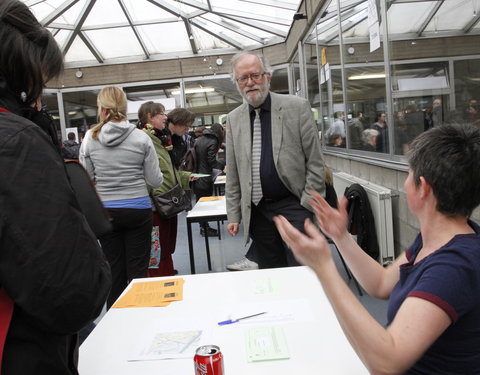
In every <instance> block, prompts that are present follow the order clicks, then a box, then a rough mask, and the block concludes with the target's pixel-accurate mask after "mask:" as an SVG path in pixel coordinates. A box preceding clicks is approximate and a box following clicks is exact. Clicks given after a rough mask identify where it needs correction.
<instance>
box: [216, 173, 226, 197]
mask: <svg viewBox="0 0 480 375" xmlns="http://www.w3.org/2000/svg"><path fill="white" fill-rule="evenodd" d="M226 183H227V176H226V175H219V176H217V178H215V181H214V182H213V191H214V193H215V195H222V194H221V193H222V190H223V191H224V192H225V185H226Z"/></svg>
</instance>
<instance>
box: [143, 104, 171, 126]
mask: <svg viewBox="0 0 480 375" xmlns="http://www.w3.org/2000/svg"><path fill="white" fill-rule="evenodd" d="M159 113H165V107H164V106H163V104H161V103H155V102H152V101H149V102H145V103H143V104H142V105H141V106H140V108H139V109H138V123H137V127H139V128H143V126H144V125H145V124H147V123H148V115H150V117H154V116H156V115H158V114H159Z"/></svg>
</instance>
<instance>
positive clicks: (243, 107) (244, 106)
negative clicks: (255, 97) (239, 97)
mask: <svg viewBox="0 0 480 375" xmlns="http://www.w3.org/2000/svg"><path fill="white" fill-rule="evenodd" d="M247 108H248V104H247V103H245V102H244V103H242V104H240V105H239V106H238V107H237V108H235V109H233V110H232V111H230V112H229V113H228V116H235V115H238V114H239V113H241V112H242V111H245V110H246V109H247Z"/></svg>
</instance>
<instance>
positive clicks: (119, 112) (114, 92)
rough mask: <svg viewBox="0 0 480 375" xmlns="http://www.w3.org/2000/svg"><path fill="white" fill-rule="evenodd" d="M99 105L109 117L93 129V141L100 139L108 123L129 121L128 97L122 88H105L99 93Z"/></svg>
mask: <svg viewBox="0 0 480 375" xmlns="http://www.w3.org/2000/svg"><path fill="white" fill-rule="evenodd" d="M97 103H98V108H99V110H100V111H102V110H106V112H107V115H106V116H105V118H104V119H103V120H102V121H101V122H99V123H98V124H97V125H95V126H94V127H93V128H92V129H91V131H92V138H93V139H98V136H99V134H100V131H101V130H102V127H103V125H105V124H106V123H107V122H110V121H124V120H126V119H127V96H126V95H125V93H124V92H123V90H122V89H121V88H120V87H117V86H108V87H104V88H103V89H102V90H100V92H99V93H98V97H97Z"/></svg>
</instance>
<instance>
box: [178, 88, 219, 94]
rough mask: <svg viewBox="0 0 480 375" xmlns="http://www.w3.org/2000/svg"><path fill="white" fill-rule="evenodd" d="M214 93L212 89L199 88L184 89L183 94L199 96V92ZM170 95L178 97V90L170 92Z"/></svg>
mask: <svg viewBox="0 0 480 375" xmlns="http://www.w3.org/2000/svg"><path fill="white" fill-rule="evenodd" d="M212 91H215V89H214V88H213V87H199V88H198V89H186V90H185V94H199V93H201V92H212ZM172 95H180V90H175V91H172Z"/></svg>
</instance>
